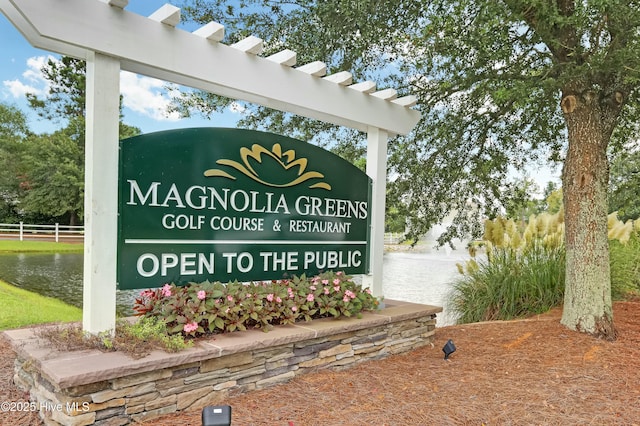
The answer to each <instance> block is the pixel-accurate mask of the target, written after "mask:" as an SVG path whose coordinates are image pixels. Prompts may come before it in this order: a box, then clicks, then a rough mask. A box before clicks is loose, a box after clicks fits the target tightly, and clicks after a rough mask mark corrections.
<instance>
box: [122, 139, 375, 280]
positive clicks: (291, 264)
mask: <svg viewBox="0 0 640 426" xmlns="http://www.w3.org/2000/svg"><path fill="white" fill-rule="evenodd" d="M119 174H120V176H119V194H118V195H119V201H118V214H119V217H118V222H119V223H118V285H119V288H120V289H134V288H149V287H159V286H162V285H163V284H164V283H167V282H175V283H176V284H184V283H187V282H190V281H204V280H210V281H214V280H217V281H222V282H226V281H232V280H236V279H237V280H240V281H251V280H267V279H281V278H286V277H290V276H292V275H301V274H303V273H306V274H307V275H309V274H316V273H318V272H321V271H326V270H342V271H345V272H346V273H349V274H360V273H366V272H368V259H369V256H368V247H369V245H368V241H369V225H370V219H371V210H370V208H371V203H370V198H371V180H370V179H369V177H368V176H367V175H366V174H365V173H363V172H362V171H361V170H359V169H358V168H357V167H355V166H353V165H352V164H351V163H349V162H347V161H345V160H343V159H342V158H340V157H338V156H336V155H335V154H332V153H331V152H328V151H326V150H324V149H322V148H319V147H317V146H314V145H311V144H308V143H306V142H302V141H299V140H296V139H292V138H288V137H284V136H280V135H275V134H270V133H264V132H257V131H250V130H241V129H216V128H198V129H186V130H171V131H166V132H158V133H151V134H147V135H142V136H136V137H133V138H129V139H125V140H122V141H121V142H120V169H119Z"/></svg>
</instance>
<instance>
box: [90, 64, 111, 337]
mask: <svg viewBox="0 0 640 426" xmlns="http://www.w3.org/2000/svg"><path fill="white" fill-rule="evenodd" d="M86 102H87V104H86V107H87V111H86V141H85V194H84V198H85V201H84V212H85V216H84V220H85V232H86V236H85V243H84V293H83V307H82V328H83V330H85V331H88V332H89V333H93V334H97V333H100V332H104V331H114V330H115V325H116V248H117V247H116V246H117V232H118V217H117V210H118V128H119V121H120V62H119V61H118V60H117V59H114V58H110V57H108V56H104V55H101V54H99V53H93V52H91V53H89V56H88V58H87V101H86Z"/></svg>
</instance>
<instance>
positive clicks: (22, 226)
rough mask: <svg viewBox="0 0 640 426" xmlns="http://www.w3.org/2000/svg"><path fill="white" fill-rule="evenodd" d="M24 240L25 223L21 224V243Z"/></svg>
mask: <svg viewBox="0 0 640 426" xmlns="http://www.w3.org/2000/svg"><path fill="white" fill-rule="evenodd" d="M23 238H24V222H20V241H22V240H23Z"/></svg>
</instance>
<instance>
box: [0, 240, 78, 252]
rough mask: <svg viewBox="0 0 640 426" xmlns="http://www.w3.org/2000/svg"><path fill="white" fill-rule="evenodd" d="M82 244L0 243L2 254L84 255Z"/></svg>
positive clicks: (42, 242) (45, 242) (43, 242)
mask: <svg viewBox="0 0 640 426" xmlns="http://www.w3.org/2000/svg"><path fill="white" fill-rule="evenodd" d="M83 250H84V246H83V245H82V244H70V243H56V242H52V241H9V240H7V241H0V253H71V252H76V253H82V251H83Z"/></svg>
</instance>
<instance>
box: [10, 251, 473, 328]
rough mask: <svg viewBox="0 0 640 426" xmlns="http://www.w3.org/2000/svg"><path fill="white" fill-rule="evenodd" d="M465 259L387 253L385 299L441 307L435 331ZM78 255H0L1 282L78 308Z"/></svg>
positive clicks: (129, 297) (125, 304) (123, 310)
mask: <svg viewBox="0 0 640 426" xmlns="http://www.w3.org/2000/svg"><path fill="white" fill-rule="evenodd" d="M465 259H468V254H467V252H466V251H465V250H455V251H450V250H444V249H441V250H439V251H436V250H427V251H421V252H413V251H408V252H406V251H403V252H387V253H385V255H384V280H383V282H384V284H383V294H384V297H385V298H388V299H394V300H403V301H408V302H415V303H422V304H426V305H435V306H443V307H444V312H443V313H442V314H439V315H438V326H443V325H449V324H452V323H454V322H455V318H454V317H453V316H452V315H451V313H450V312H448V310H447V307H446V303H445V302H446V296H447V293H448V292H449V289H450V284H451V281H452V279H454V278H455V276H456V275H457V268H456V263H458V262H461V261H464V260H465ZM82 269H83V255H82V254H81V253H63V254H61V253H56V254H1V255H0V278H1V279H3V280H4V281H7V282H9V283H12V284H13V285H15V286H18V287H21V288H24V289H27V290H30V291H34V292H36V293H39V294H42V295H45V296H51V297H56V298H58V299H61V300H63V301H65V302H67V303H69V304H71V305H74V306H78V307H82ZM138 293H139V290H128V291H118V293H117V302H116V303H117V311H118V314H120V315H130V314H131V312H132V311H131V306H132V304H133V299H134V297H135V296H136V295H137V294H138Z"/></svg>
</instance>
